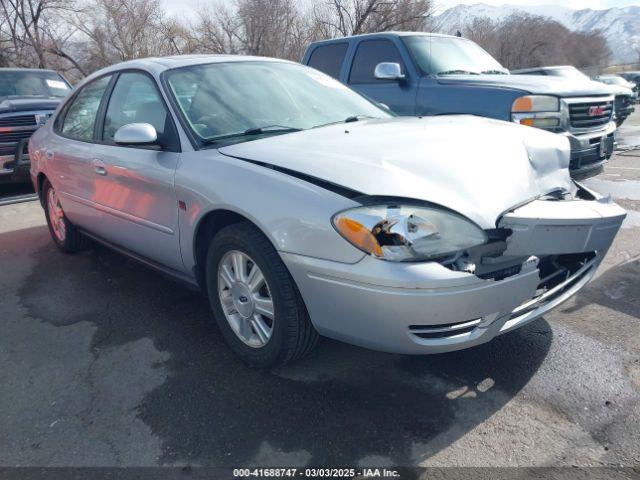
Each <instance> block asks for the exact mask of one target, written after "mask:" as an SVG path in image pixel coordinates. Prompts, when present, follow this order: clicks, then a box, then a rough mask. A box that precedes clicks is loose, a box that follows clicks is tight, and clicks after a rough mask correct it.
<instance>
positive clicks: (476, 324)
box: [281, 184, 626, 354]
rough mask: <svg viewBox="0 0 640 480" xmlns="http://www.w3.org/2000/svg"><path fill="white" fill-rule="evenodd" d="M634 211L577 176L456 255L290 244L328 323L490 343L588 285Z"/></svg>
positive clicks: (306, 294) (357, 333)
mask: <svg viewBox="0 0 640 480" xmlns="http://www.w3.org/2000/svg"><path fill="white" fill-rule="evenodd" d="M625 216H626V213H625V212H624V210H622V209H621V208H620V207H618V206H617V205H616V204H614V203H613V202H611V201H610V200H609V199H604V198H601V197H599V196H598V195H597V194H595V193H593V192H590V191H589V190H587V189H585V188H583V187H581V186H579V185H578V184H576V185H575V190H574V191H573V192H564V193H554V194H551V195H547V196H545V197H543V198H538V199H537V200H533V201H531V202H529V203H526V204H524V205H521V206H517V207H515V208H513V209H511V210H509V211H507V212H505V213H504V214H502V215H501V216H500V218H499V219H498V221H497V224H496V228H495V229H493V230H490V231H488V232H487V233H488V236H489V241H488V242H487V243H486V244H484V245H482V246H479V247H474V248H472V249H469V250H468V251H465V252H462V253H459V254H458V255H456V256H455V257H453V258H448V259H442V260H440V261H431V262H415V263H411V262H405V263H402V262H401V263H394V262H385V261H380V260H377V259H375V258H372V257H371V256H365V257H364V258H363V259H362V260H361V261H359V262H358V263H356V264H340V263H338V262H331V261H326V260H321V259H315V258H310V257H304V256H300V255H295V254H291V253H283V252H281V256H282V258H283V260H284V261H285V263H286V265H287V267H288V268H289V271H290V272H291V274H292V276H293V277H294V279H295V280H296V283H297V285H298V287H299V289H300V291H301V293H302V296H303V298H304V300H305V303H306V305H307V309H308V311H309V314H310V316H311V320H312V322H313V323H314V325H315V327H316V328H317V329H318V331H319V332H320V333H322V334H324V335H327V336H330V337H333V338H337V339H339V340H343V341H347V342H349V343H353V344H357V345H361V346H365V347H369V348H374V349H377V350H383V351H389V352H397V353H411V354H422V353H440V352H447V351H452V350H459V349H463V348H468V347H471V346H474V345H478V344H481V343H485V342H487V341H489V340H491V339H492V338H494V337H496V336H497V335H500V334H502V333H505V332H508V331H511V330H513V329H515V328H518V327H520V326H523V325H525V324H526V323H528V322H530V321H532V320H534V319H535V318H538V317H540V316H541V315H543V314H545V313H546V312H547V311H549V310H550V309H552V308H554V307H555V306H557V305H559V304H560V303H562V302H563V301H565V300H567V299H568V298H569V297H571V296H572V295H573V294H575V293H576V292H578V291H579V290H580V289H581V288H582V287H583V286H584V285H585V284H586V283H587V282H588V281H589V280H590V279H591V278H592V277H593V275H594V274H595V271H596V269H597V267H598V265H599V264H600V262H601V261H602V259H603V258H604V255H605V254H606V252H607V250H608V249H609V247H610V246H611V244H612V242H613V239H614V238H615V235H616V233H617V232H618V230H619V228H620V226H621V224H622V221H623V220H624V218H625Z"/></svg>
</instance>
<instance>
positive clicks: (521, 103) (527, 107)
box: [512, 97, 533, 112]
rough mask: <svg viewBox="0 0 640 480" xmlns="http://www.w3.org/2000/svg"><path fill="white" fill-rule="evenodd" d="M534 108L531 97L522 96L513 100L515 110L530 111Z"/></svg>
mask: <svg viewBox="0 0 640 480" xmlns="http://www.w3.org/2000/svg"><path fill="white" fill-rule="evenodd" d="M532 109H533V101H532V100H531V99H530V98H529V97H520V98H518V99H517V100H516V101H515V102H513V108H512V110H513V111H514V112H530V111H531V110H532Z"/></svg>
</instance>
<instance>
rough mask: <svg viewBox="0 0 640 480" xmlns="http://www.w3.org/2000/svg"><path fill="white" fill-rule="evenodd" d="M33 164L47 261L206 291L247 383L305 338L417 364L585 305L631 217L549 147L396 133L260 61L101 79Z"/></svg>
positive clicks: (512, 134)
mask: <svg viewBox="0 0 640 480" xmlns="http://www.w3.org/2000/svg"><path fill="white" fill-rule="evenodd" d="M141 98H144V101H141V100H140V99H141ZM29 150H30V154H31V157H32V163H31V176H32V180H33V184H34V186H35V187H36V189H37V192H38V194H39V196H40V199H41V202H42V206H43V207H44V211H45V215H46V218H47V223H48V225H49V230H50V232H51V236H52V238H53V241H54V242H55V244H56V245H57V246H58V247H59V248H60V250H62V251H63V252H69V253H72V252H76V251H78V250H81V249H83V248H85V247H86V246H87V239H88V238H92V239H95V240H98V241H100V242H102V243H104V244H106V245H109V246H112V247H113V248H115V249H117V250H119V251H121V252H123V253H126V254H128V255H130V256H132V257H133V258H136V259H138V260H141V261H142V262H144V263H146V264H147V265H150V266H153V267H155V268H158V269H159V270H161V271H163V272H165V273H167V274H170V275H173V276H175V277H177V278H181V279H183V280H185V281H187V282H190V283H192V284H194V285H198V286H199V287H200V288H201V289H202V290H203V292H205V293H206V294H207V295H208V297H209V300H210V303H211V307H212V309H213V313H214V316H215V319H216V321H217V324H218V326H219V327H220V330H221V331H222V334H223V336H224V338H225V340H226V341H227V343H228V344H229V346H230V347H231V348H232V349H233V350H234V351H235V352H236V353H237V354H238V355H239V356H240V357H242V358H243V359H244V360H245V361H247V362H249V363H250V364H252V365H256V366H260V367H269V366H273V365H277V364H283V363H286V362H288V361H291V360H293V359H296V358H299V357H301V356H302V355H304V354H306V353H307V352H309V351H310V350H311V349H312V347H313V346H314V344H315V342H316V339H317V337H318V334H320V335H326V336H329V337H333V338H337V339H340V340H343V341H346V342H350V343H354V344H357V345H362V346H365V347H369V348H373V349H378V350H384V351H389V352H401V353H414V354H420V353H437V352H446V351H450V350H457V349H461V348H466V347H471V346H473V345H478V344H480V343H483V342H487V341H489V340H491V339H492V338H494V337H495V336H497V335H500V334H503V333H505V332H508V331H511V330H513V329H515V328H518V327H520V326H522V325H524V324H526V323H528V322H530V321H531V320H533V319H535V318H537V317H539V316H540V315H543V314H544V313H545V312H547V311H548V310H549V309H551V308H553V307H555V306H556V305H558V304H559V303H561V302H563V301H564V300H566V299H567V298H569V297H570V296H572V295H573V294H574V293H576V292H577V291H578V290H580V289H581V288H582V287H583V286H584V285H585V284H586V283H587V282H588V281H589V279H590V278H591V277H592V276H593V275H594V272H595V270H596V268H597V266H598V265H599V264H600V262H601V261H602V258H603V256H604V255H605V253H606V251H607V249H608V248H609V246H610V245H611V242H612V241H613V238H614V236H615V234H616V232H617V231H618V228H619V227H620V225H621V222H622V220H623V218H624V217H625V213H624V211H623V210H622V209H621V208H620V207H618V206H617V205H615V204H614V203H612V202H611V201H610V199H603V198H601V197H600V196H599V195H598V194H597V193H595V192H592V191H590V190H589V189H587V188H585V187H583V186H581V185H579V184H578V183H575V182H574V181H572V180H571V178H570V176H569V170H568V168H567V167H568V165H569V158H570V152H569V144H568V142H567V141H566V140H565V139H563V138H562V137H560V136H558V135H554V134H552V133H548V132H545V131H543V130H539V129H533V128H528V127H524V126H520V125H516V124H515V123H506V122H498V121H495V120H491V119H486V118H480V117H475V116H470V115H456V116H439V117H425V118H416V117H410V118H407V117H396V116H394V115H392V114H391V113H388V112H387V111H386V110H385V109H384V108H381V107H379V106H378V105H377V104H375V103H373V102H370V101H369V100H367V99H365V98H364V97H362V96H360V95H358V94H357V93H356V92H354V91H352V90H350V89H349V88H347V87H345V86H343V85H342V84H341V83H339V82H338V81H336V80H334V79H332V78H331V77H329V76H327V75H324V74H323V73H320V72H318V71H317V70H314V69H311V68H308V67H305V66H302V65H299V64H296V63H291V62H287V61H284V60H275V59H267V58H261V57H236V56H185V57H170V58H156V59H149V60H135V61H131V62H126V63H122V64H119V65H115V66H112V67H109V68H107V69H104V70H101V71H100V72H97V73H95V74H93V75H91V76H90V77H89V78H87V79H86V80H85V81H84V82H83V83H82V84H81V85H80V86H79V87H78V88H77V89H76V91H75V93H74V94H73V95H72V96H71V97H70V98H68V99H67V100H66V101H65V103H64V105H63V106H62V107H61V109H60V110H59V111H58V113H57V114H55V115H54V119H53V121H51V122H48V123H47V124H46V126H44V127H43V128H41V129H40V130H38V131H37V132H36V133H35V134H34V136H33V137H32V139H31V142H30V144H29Z"/></svg>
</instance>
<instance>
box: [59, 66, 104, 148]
mask: <svg viewBox="0 0 640 480" xmlns="http://www.w3.org/2000/svg"><path fill="white" fill-rule="evenodd" d="M110 80H111V76H110V75H109V76H106V77H101V78H99V79H97V80H94V81H93V82H91V83H88V84H87V85H85V86H84V87H82V89H81V90H80V91H79V92H78V93H77V94H76V96H75V97H74V98H73V100H71V104H70V105H69V106H68V107H67V109H66V114H65V116H64V123H63V124H62V134H63V135H65V136H67V137H70V138H75V139H77V140H85V141H90V140H92V139H93V129H94V127H95V124H96V116H97V114H98V109H99V107H100V102H101V100H102V96H103V95H104V92H105V90H106V89H107V86H108V85H109V81H110Z"/></svg>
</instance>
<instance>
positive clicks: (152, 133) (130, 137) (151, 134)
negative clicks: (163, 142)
mask: <svg viewBox="0 0 640 480" xmlns="http://www.w3.org/2000/svg"><path fill="white" fill-rule="evenodd" d="M113 141H114V142H115V143H117V144H118V145H131V146H137V145H140V146H142V145H155V144H157V143H158V132H156V129H155V127H154V126H153V125H151V124H149V123H129V124H128V125H123V126H122V127H120V128H119V129H118V130H117V131H116V134H115V135H114V136H113Z"/></svg>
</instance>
